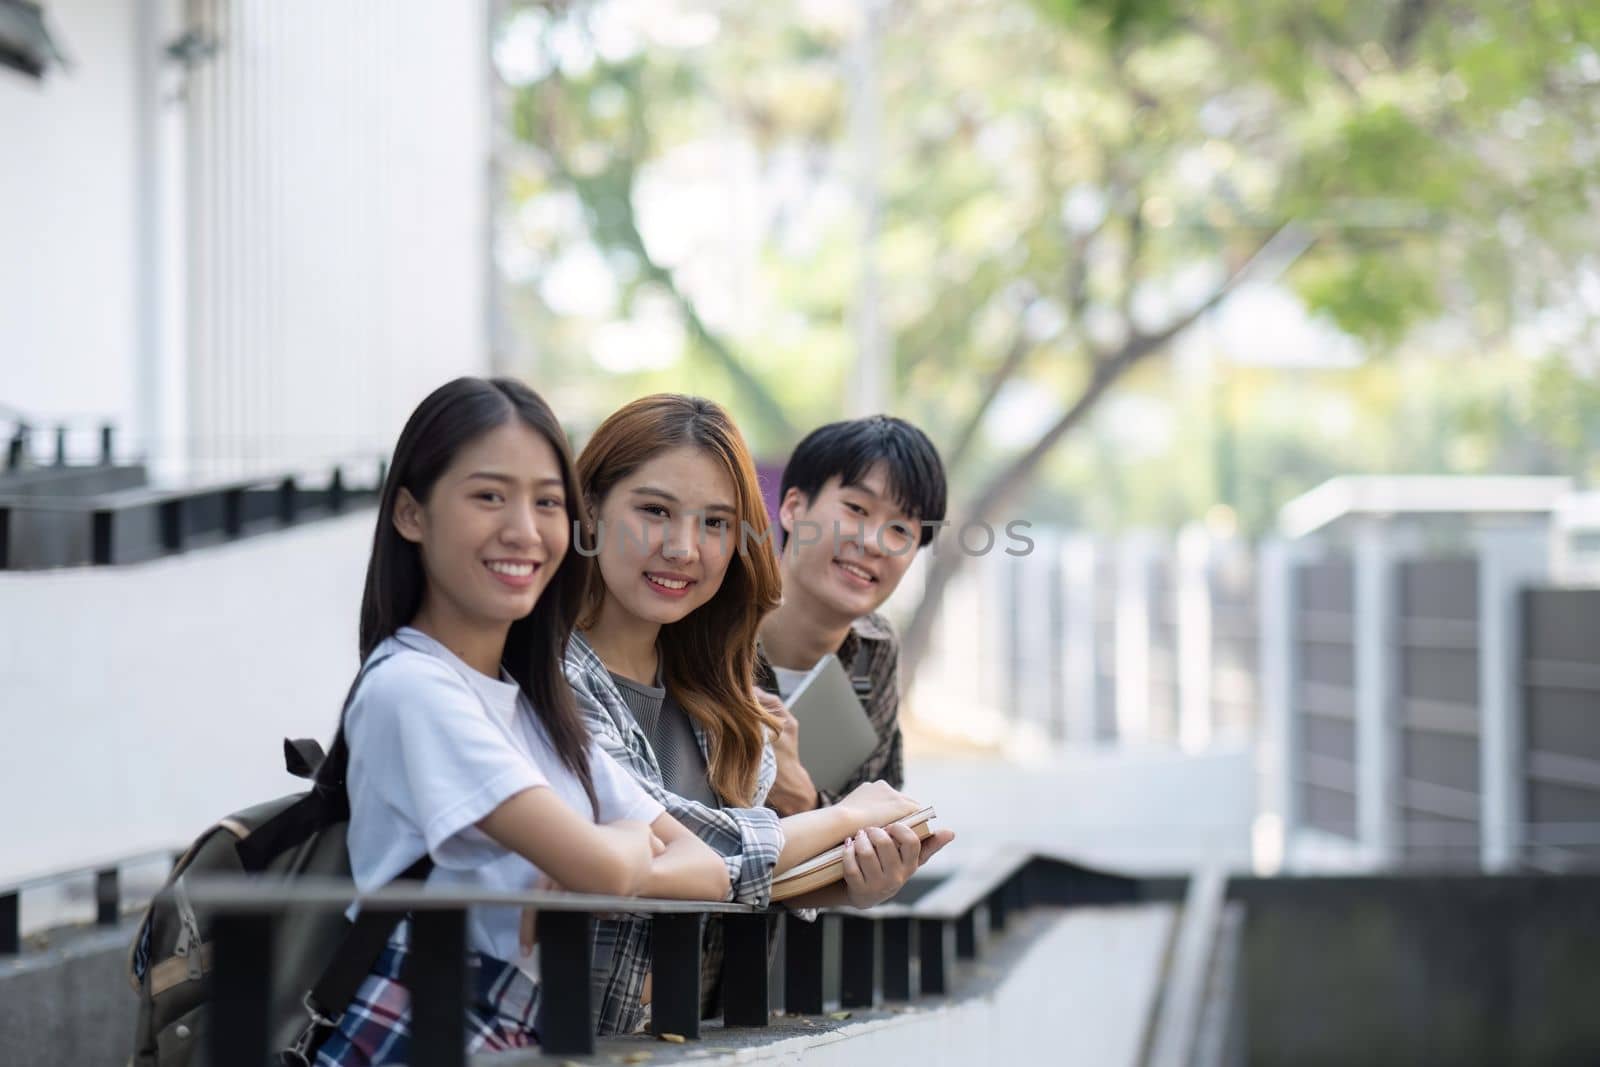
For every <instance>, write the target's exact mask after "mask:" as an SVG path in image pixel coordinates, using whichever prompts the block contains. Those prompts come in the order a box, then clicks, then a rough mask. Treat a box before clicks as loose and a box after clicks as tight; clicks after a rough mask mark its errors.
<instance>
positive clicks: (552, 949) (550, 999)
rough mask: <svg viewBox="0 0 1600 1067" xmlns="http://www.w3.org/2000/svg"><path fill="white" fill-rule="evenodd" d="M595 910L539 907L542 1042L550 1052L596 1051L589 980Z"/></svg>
mask: <svg viewBox="0 0 1600 1067" xmlns="http://www.w3.org/2000/svg"><path fill="white" fill-rule="evenodd" d="M593 960H594V916H592V915H590V914H589V913H588V912H586V911H541V912H540V913H539V1017H538V1022H537V1029H538V1031H539V1047H540V1048H541V1049H542V1050H543V1051H544V1052H545V1053H546V1054H547V1055H551V1056H589V1055H592V1054H593V1053H594V1031H595V1019H594V1007H593V1005H592V1003H591V1000H592V998H591V996H590V991H589V990H590V987H589V982H590V980H591V978H592V976H591V975H590V973H589V972H590V970H591V969H592V967H593Z"/></svg>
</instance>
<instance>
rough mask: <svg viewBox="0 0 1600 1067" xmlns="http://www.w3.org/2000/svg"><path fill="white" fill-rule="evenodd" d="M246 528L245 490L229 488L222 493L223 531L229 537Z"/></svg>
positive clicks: (235, 535)
mask: <svg viewBox="0 0 1600 1067" xmlns="http://www.w3.org/2000/svg"><path fill="white" fill-rule="evenodd" d="M243 530H244V490H243V489H228V490H225V491H224V492H223V494H222V532H223V533H224V534H226V535H227V536H228V537H229V538H234V537H238V536H239V534H240V532H242V531H243Z"/></svg>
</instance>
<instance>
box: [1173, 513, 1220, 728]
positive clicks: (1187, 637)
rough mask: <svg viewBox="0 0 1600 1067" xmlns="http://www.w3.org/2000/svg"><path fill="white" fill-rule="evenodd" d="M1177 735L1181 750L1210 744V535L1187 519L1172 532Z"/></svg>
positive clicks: (1211, 721)
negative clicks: (1175, 548) (1175, 550)
mask: <svg viewBox="0 0 1600 1067" xmlns="http://www.w3.org/2000/svg"><path fill="white" fill-rule="evenodd" d="M1174 585H1175V587H1176V596H1177V601H1178V741H1179V744H1181V745H1182V746H1183V748H1184V749H1185V751H1189V752H1197V751H1200V750H1202V749H1204V748H1206V746H1208V745H1210V744H1211V739H1212V737H1213V735H1214V734H1215V724H1214V715H1215V709H1214V707H1213V705H1212V702H1211V676H1212V666H1211V660H1212V636H1211V634H1212V631H1211V606H1212V599H1211V598H1212V589H1211V535H1210V534H1208V533H1207V532H1206V530H1205V527H1204V526H1202V525H1200V524H1199V523H1190V524H1189V525H1188V526H1187V527H1185V528H1184V530H1183V532H1182V533H1181V534H1179V535H1178V566H1177V575H1176V581H1175V582H1174Z"/></svg>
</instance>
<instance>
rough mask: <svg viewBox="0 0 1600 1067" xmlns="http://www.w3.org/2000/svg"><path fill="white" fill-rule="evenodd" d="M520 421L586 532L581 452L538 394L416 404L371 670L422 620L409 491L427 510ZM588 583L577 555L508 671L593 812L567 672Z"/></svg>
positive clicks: (509, 385) (463, 391)
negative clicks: (408, 527)
mask: <svg viewBox="0 0 1600 1067" xmlns="http://www.w3.org/2000/svg"><path fill="white" fill-rule="evenodd" d="M512 419H520V420H521V421H522V423H523V424H524V425H525V426H527V427H528V428H529V429H531V430H533V431H534V432H535V433H537V434H539V435H540V436H541V437H543V438H544V439H545V440H546V441H548V442H549V443H550V447H551V448H552V449H554V450H555V453H556V458H557V460H558V461H559V463H560V466H561V482H562V488H563V489H564V490H565V492H566V498H567V520H568V522H569V523H575V524H580V525H581V524H582V522H583V520H584V512H583V494H582V493H581V492H580V491H579V487H578V476H577V474H576V472H575V471H574V469H573V466H572V449H571V447H570V446H569V445H568V443H567V435H566V434H565V433H564V432H563V431H562V429H561V424H560V422H558V421H557V420H556V417H555V413H554V412H552V411H551V410H550V406H549V405H548V404H546V403H545V402H544V401H543V400H542V399H540V397H539V395H538V394H537V393H535V392H534V391H533V390H532V389H529V388H528V387H527V386H526V385H523V384H522V383H521V382H519V381H516V380H514V379H511V378H489V379H484V378H457V379H456V380H455V381H452V382H447V383H446V384H444V385H441V386H440V387H439V388H438V389H435V390H434V391H433V392H432V393H430V394H428V396H427V398H426V399H425V400H423V401H422V403H420V404H418V405H417V410H416V411H414V412H412V413H411V418H410V419H409V420H407V422H406V425H405V429H403V430H401V431H400V440H399V441H398V442H397V443H396V444H395V446H394V457H393V459H392V460H391V461H390V464H389V473H388V476H387V477H386V478H385V479H384V482H383V493H382V496H381V497H380V499H379V504H378V526H377V530H376V532H375V533H374V534H373V539H372V556H371V558H370V559H369V560H368V562H367V583H366V590H365V592H364V593H363V595H362V597H361V659H362V661H363V662H365V661H366V659H367V657H368V656H370V655H371V654H372V650H373V649H374V648H376V647H377V646H378V645H379V644H380V643H381V642H382V641H383V640H384V639H385V638H388V637H391V636H393V634H394V633H395V631H397V630H399V629H400V627H402V626H405V625H407V624H408V623H410V622H411V620H412V619H414V618H415V617H416V614H417V612H418V610H420V609H421V607H422V594H423V591H424V590H425V589H426V587H427V576H426V574H425V573H424V572H423V568H422V554H421V551H420V549H418V547H417V546H416V545H415V544H413V543H412V542H410V541H408V540H406V539H405V538H404V537H401V536H400V531H399V530H396V529H395V526H394V510H395V504H396V502H397V501H398V500H399V497H400V490H401V489H405V490H408V491H409V492H410V493H411V495H412V496H413V497H415V498H416V500H417V502H418V503H420V504H426V503H427V500H428V494H429V493H430V492H432V490H433V487H434V483H436V482H437V481H438V480H439V476H440V475H442V474H443V473H444V472H445V470H446V469H448V468H449V466H450V464H451V463H452V462H453V461H454V460H455V457H456V455H457V454H458V453H459V452H460V451H461V449H462V448H464V447H465V446H467V445H468V444H471V443H472V442H473V441H475V440H477V439H478V438H479V437H482V436H483V435H484V434H486V433H489V432H490V431H491V430H494V429H496V428H498V427H500V426H503V425H505V424H506V423H508V422H510V421H511V420H512ZM588 580H589V561H588V560H587V559H585V558H583V556H582V555H580V554H579V553H577V552H571V551H569V552H568V553H567V554H566V555H565V556H564V557H563V558H562V560H561V563H560V565H559V566H558V567H557V568H556V573H555V575H554V576H553V577H552V578H551V579H550V584H549V585H548V586H546V587H545V590H544V592H543V593H541V594H540V595H539V600H538V602H537V603H536V604H535V605H534V607H533V610H532V611H531V612H529V613H528V614H527V615H525V616H523V617H522V618H520V619H518V620H517V621H516V622H513V623H512V624H511V630H510V632H509V633H508V634H507V635H506V647H505V651H504V653H503V656H502V660H501V663H502V665H503V666H504V667H505V669H506V672H507V673H508V674H510V675H511V677H512V678H514V679H516V682H517V685H518V687H520V688H521V690H522V692H523V694H524V695H526V696H527V698H528V703H529V704H531V705H532V706H533V710H534V713H535V714H537V715H538V716H539V719H540V721H541V722H542V723H543V724H544V727H545V730H546V732H548V734H549V735H550V742H551V745H552V746H553V747H554V748H555V750H556V754H557V755H558V756H559V757H560V758H561V762H562V763H563V764H565V765H566V767H567V768H568V769H569V770H571V771H572V773H573V774H575V775H576V776H577V777H578V779H579V781H581V782H582V783H583V788H584V792H586V793H587V794H588V795H589V803H590V806H591V807H592V808H595V809H598V804H597V802H596V800H595V792H594V779H593V776H592V774H591V773H590V768H589V731H588V728H587V727H586V726H585V725H584V722H583V718H582V716H581V715H580V714H579V712H578V707H577V704H576V702H575V701H574V699H573V696H572V690H571V689H570V688H569V687H568V685H567V680H566V673H565V671H564V670H563V669H562V658H563V657H564V656H565V654H566V648H567V640H568V639H569V638H570V637H571V636H572V629H573V626H574V625H575V624H576V622H577V618H578V610H579V607H580V606H581V604H582V602H583V593H584V588H585V586H586V585H587V584H588Z"/></svg>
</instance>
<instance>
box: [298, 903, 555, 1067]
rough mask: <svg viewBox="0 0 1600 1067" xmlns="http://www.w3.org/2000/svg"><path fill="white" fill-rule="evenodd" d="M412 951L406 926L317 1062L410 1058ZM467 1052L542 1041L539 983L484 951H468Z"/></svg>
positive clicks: (365, 1065) (340, 1065) (341, 1066)
mask: <svg viewBox="0 0 1600 1067" xmlns="http://www.w3.org/2000/svg"><path fill="white" fill-rule="evenodd" d="M407 955H409V952H408V950H407V948H406V937H405V930H404V926H403V925H402V928H401V929H400V930H397V931H396V932H395V936H394V937H391V938H390V939H389V944H388V945H387V946H386V947H385V948H384V950H383V954H382V955H381V956H379V957H378V962H377V963H376V964H374V965H373V967H372V972H371V974H369V975H368V976H367V978H366V979H365V980H364V981H363V982H362V983H361V985H360V987H359V988H358V989H357V990H356V995H355V998H354V999H353V1000H351V1002H350V1006H349V1007H348V1008H346V1009H345V1011H344V1015H342V1016H341V1017H340V1019H339V1025H338V1028H337V1029H335V1030H334V1032H333V1033H331V1034H329V1035H328V1038H327V1040H325V1041H324V1042H323V1043H322V1047H321V1048H320V1049H319V1050H318V1052H317V1060H316V1067H369V1065H372V1067H376V1065H378V1064H404V1063H407V1062H408V1060H409V1057H410V1051H411V993H410V991H408V990H407V989H406V987H405V986H403V985H401V984H400V971H401V968H402V967H403V966H404V965H405V961H406V957H407ZM467 968H468V973H467V982H468V990H469V992H470V999H469V1000H468V1002H467V1020H466V1031H467V1051H468V1052H495V1051H500V1050H503V1049H513V1048H528V1047H531V1046H535V1045H537V1044H538V1043H539V1036H538V1034H537V1033H536V1032H535V1031H534V1019H535V1013H536V1012H537V1011H538V1008H539V986H538V984H537V983H535V982H534V981H533V979H531V978H529V977H528V976H527V975H526V974H524V973H523V972H522V970H521V969H520V968H518V967H516V966H515V965H513V964H510V963H507V962H505V961H504V960H499V959H496V958H494V957H493V956H488V955H485V954H484V953H481V952H469V953H467Z"/></svg>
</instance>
